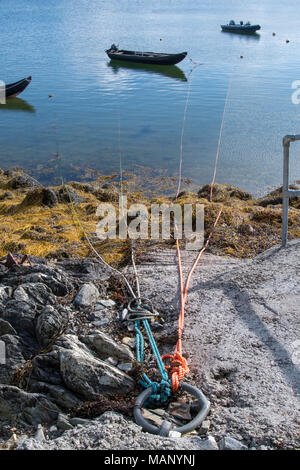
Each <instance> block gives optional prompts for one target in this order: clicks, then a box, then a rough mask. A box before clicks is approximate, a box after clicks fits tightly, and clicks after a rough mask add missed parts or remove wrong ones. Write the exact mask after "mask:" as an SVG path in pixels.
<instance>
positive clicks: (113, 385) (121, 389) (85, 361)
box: [60, 347, 135, 400]
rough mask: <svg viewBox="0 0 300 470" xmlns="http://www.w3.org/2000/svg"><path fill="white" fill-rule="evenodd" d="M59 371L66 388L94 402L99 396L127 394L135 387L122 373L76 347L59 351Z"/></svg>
mask: <svg viewBox="0 0 300 470" xmlns="http://www.w3.org/2000/svg"><path fill="white" fill-rule="evenodd" d="M60 370H61V374H62V377H63V380H64V383H65V384H66V386H67V387H68V388H69V389H70V390H72V391H74V392H75V393H78V394H80V395H81V396H82V397H84V398H86V399H87V400H96V399H97V398H98V396H99V395H100V394H107V393H118V394H123V393H129V392H130V391H131V390H133V389H134V387H135V383H134V381H133V380H132V379H131V378H130V377H128V375H126V374H124V372H122V371H120V370H119V369H117V368H116V367H113V366H111V365H109V364H107V363H106V362H104V361H102V360H100V359H96V358H95V357H94V356H92V354H90V353H87V352H86V351H84V350H83V349H80V348H78V347H77V348H73V350H67V349H65V350H61V351H60Z"/></svg>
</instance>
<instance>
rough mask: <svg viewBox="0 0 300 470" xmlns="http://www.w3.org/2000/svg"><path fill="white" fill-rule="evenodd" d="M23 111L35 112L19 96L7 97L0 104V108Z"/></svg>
mask: <svg viewBox="0 0 300 470" xmlns="http://www.w3.org/2000/svg"><path fill="white" fill-rule="evenodd" d="M2 109H3V110H6V111H23V112H26V113H35V108H34V107H33V106H32V105H31V104H29V103H27V101H25V100H22V99H21V98H9V99H8V100H7V101H6V103H5V104H1V105H0V110H2Z"/></svg>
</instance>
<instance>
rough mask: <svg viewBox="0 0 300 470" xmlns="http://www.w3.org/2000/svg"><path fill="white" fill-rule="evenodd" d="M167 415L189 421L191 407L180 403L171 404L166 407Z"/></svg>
mask: <svg viewBox="0 0 300 470" xmlns="http://www.w3.org/2000/svg"><path fill="white" fill-rule="evenodd" d="M168 411H169V413H170V414H171V415H172V416H174V417H175V418H179V419H184V420H186V421H191V419H192V417H191V405H189V404H188V403H184V402H182V401H178V402H172V403H170V404H169V407H168Z"/></svg>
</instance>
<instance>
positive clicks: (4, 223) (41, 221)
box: [0, 170, 300, 265]
mask: <svg viewBox="0 0 300 470" xmlns="http://www.w3.org/2000/svg"><path fill="white" fill-rule="evenodd" d="M114 177H115V175H112V176H106V175H105V176H98V178H97V179H96V180H94V181H90V182H87V183H85V182H76V181H68V182H67V183H65V184H64V186H62V185H60V186H49V187H47V186H42V185H41V184H40V183H39V182H38V181H37V180H35V179H34V178H32V177H31V176H29V175H27V174H26V173H23V172H21V171H11V170H7V171H2V170H0V231H1V232H2V242H1V245H0V257H1V256H5V255H6V254H7V253H9V252H11V253H13V254H18V253H21V254H23V255H24V254H28V255H32V256H43V257H47V258H60V257H62V258H63V257H65V258H68V257H78V256H79V257H85V256H91V254H92V253H91V249H90V247H89V246H88V243H87V242H86V239H85V238H86V235H87V236H88V237H89V239H90V241H91V243H92V244H93V245H95V249H97V250H99V251H100V253H101V254H102V255H103V256H104V258H105V259H106V261H107V262H112V263H113V264H115V265H123V264H124V263H125V264H126V257H128V242H127V241H126V240H106V241H101V240H99V239H98V238H97V235H96V225H97V222H98V221H99V218H98V217H97V216H96V210H97V207H98V205H99V204H100V203H101V202H109V203H111V204H113V205H114V206H115V207H118V201H119V194H120V190H119V183H117V182H115V181H113V178H114ZM171 184H173V185H174V179H173V178H171V179H166V178H162V179H161V180H160V181H157V180H155V181H154V180H153V188H154V189H153V190H151V191H148V192H143V191H142V190H141V189H140V186H139V184H138V183H137V182H136V181H132V180H130V179H128V180H126V181H125V182H124V194H126V195H127V198H128V203H129V204H132V203H136V202H142V203H144V204H145V205H146V206H147V207H149V206H150V204H151V203H157V204H162V203H168V204H172V202H173V198H172V197H170V196H166V195H165V194H162V193H161V191H162V190H165V188H166V187H170V186H171ZM155 187H156V189H155ZM293 187H295V186H293ZM186 188H187V189H184V190H183V191H182V192H181V193H180V195H179V198H178V200H177V202H178V203H179V204H180V205H181V206H183V205H184V204H203V205H204V217H205V220H204V228H205V237H207V236H208V234H209V233H210V231H211V229H212V227H213V223H214V220H215V217H216V215H217V212H218V210H219V208H220V205H221V204H222V205H223V207H224V210H223V214H222V215H221V218H220V221H219V223H218V225H217V227H216V229H215V230H214V235H213V239H212V241H211V244H210V246H209V248H208V252H210V253H212V254H216V255H221V256H234V257H237V258H252V257H254V256H256V255H258V254H259V253H261V252H263V251H265V250H266V249H268V248H271V247H272V246H274V245H276V244H278V243H280V239H281V207H282V204H281V189H280V188H277V189H276V190H274V191H272V192H271V193H269V194H267V195H265V196H263V197H261V198H254V197H253V196H252V195H251V194H250V193H248V192H246V191H243V190H242V189H240V188H238V187H236V186H232V185H225V184H224V185H223V184H218V183H216V184H215V185H214V188H213V202H209V194H210V185H209V184H207V185H204V186H202V187H200V188H197V189H195V188H193V190H190V189H189V187H188V186H186ZM70 199H71V201H72V204H70ZM74 210H75V216H74ZM78 221H80V222H78ZM297 237H300V199H299V198H295V199H294V200H291V201H290V215H289V239H294V238H297ZM137 243H138V245H139V247H140V248H141V249H143V250H144V249H145V250H147V249H148V247H149V246H150V247H152V248H153V246H155V245H156V244H157V246H163V245H166V246H168V247H170V246H172V245H174V241H172V240H169V241H168V240H166V241H164V242H161V241H158V242H155V241H151V242H149V241H147V240H145V241H143V240H138V241H137Z"/></svg>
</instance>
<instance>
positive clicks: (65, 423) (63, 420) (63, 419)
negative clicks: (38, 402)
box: [56, 413, 73, 431]
mask: <svg viewBox="0 0 300 470" xmlns="http://www.w3.org/2000/svg"><path fill="white" fill-rule="evenodd" d="M56 425H57V427H58V429H61V430H63V431H66V430H67V429H73V425H72V424H71V423H70V421H69V418H68V416H67V415H64V414H63V413H59V415H58V418H57V423H56Z"/></svg>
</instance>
